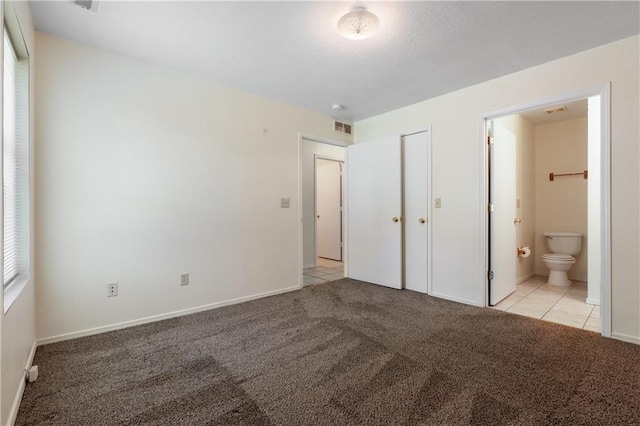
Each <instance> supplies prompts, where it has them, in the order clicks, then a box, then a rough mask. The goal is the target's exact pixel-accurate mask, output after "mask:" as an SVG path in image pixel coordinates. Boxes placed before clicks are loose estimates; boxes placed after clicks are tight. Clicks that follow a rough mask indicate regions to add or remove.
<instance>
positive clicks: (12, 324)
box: [0, 2, 36, 425]
mask: <svg viewBox="0 0 640 426" xmlns="http://www.w3.org/2000/svg"><path fill="white" fill-rule="evenodd" d="M4 7H5V9H6V10H5V13H6V14H7V18H8V19H11V18H10V15H13V16H14V19H17V21H18V22H19V24H20V28H21V30H22V35H23V37H24V41H25V43H26V46H27V49H28V51H29V68H30V70H29V71H30V99H29V101H30V104H31V105H30V115H31V117H30V119H31V123H30V142H31V148H32V156H31V177H30V190H31V209H30V214H31V218H30V225H29V226H30V234H31V235H30V237H31V242H30V256H29V258H30V267H31V268H30V269H31V270H30V274H29V275H30V279H29V281H28V282H27V283H26V286H25V287H24V289H23V290H22V291H21V292H20V294H19V295H18V297H17V299H15V301H14V303H13V305H12V306H11V308H10V309H9V310H8V311H7V312H6V313H5V314H3V315H2V316H1V318H0V327H1V331H0V364H2V368H1V369H0V387H1V388H2V389H1V392H0V399H1V404H0V424H2V425H9V424H12V423H13V419H14V418H15V415H16V414H17V410H18V407H19V404H20V398H21V397H22V391H23V389H24V383H25V381H24V369H25V368H26V367H27V366H29V365H30V363H31V360H32V357H33V354H34V351H35V344H36V331H35V328H36V325H35V323H36V318H35V307H34V305H35V273H34V255H33V252H34V243H33V241H34V224H33V215H34V210H35V208H36V206H35V204H34V200H33V196H34V190H33V189H34V178H33V161H34V158H33V141H34V137H33V135H34V122H35V118H34V104H35V101H34V93H35V90H36V89H35V87H34V84H33V83H34V75H35V69H34V68H35V66H34V60H35V56H36V52H35V40H34V29H33V23H32V21H31V12H30V10H29V4H28V3H27V2H15V3H11V2H5V3H4ZM0 10H2V7H0ZM0 49H2V48H0ZM1 73H2V71H0V75H1ZM3 305H4V300H2V303H0V306H3Z"/></svg>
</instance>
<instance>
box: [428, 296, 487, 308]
mask: <svg viewBox="0 0 640 426" xmlns="http://www.w3.org/2000/svg"><path fill="white" fill-rule="evenodd" d="M429 296H433V297H438V298H440V299H446V300H450V301H452V302H458V303H463V304H465V305H471V306H478V307H480V308H483V307H484V305H483V304H482V302H478V301H477V300H470V299H464V298H462V297H454V296H447V295H445V294H440V293H430V294H429Z"/></svg>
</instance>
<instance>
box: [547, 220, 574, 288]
mask: <svg viewBox="0 0 640 426" xmlns="http://www.w3.org/2000/svg"><path fill="white" fill-rule="evenodd" d="M544 236H545V238H546V239H547V245H548V246H549V250H551V253H546V254H543V255H542V260H543V261H544V264H545V265H547V268H549V279H548V281H547V284H551V285H557V286H563V287H566V286H568V285H570V284H571V281H569V278H567V271H568V270H569V269H571V265H573V264H574V263H576V259H575V258H574V257H573V256H575V255H576V254H578V253H580V249H581V248H582V234H581V233H579V232H545V233H544Z"/></svg>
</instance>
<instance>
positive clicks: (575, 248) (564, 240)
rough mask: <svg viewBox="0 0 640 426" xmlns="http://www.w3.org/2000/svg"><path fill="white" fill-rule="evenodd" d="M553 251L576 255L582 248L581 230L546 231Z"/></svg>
mask: <svg viewBox="0 0 640 426" xmlns="http://www.w3.org/2000/svg"><path fill="white" fill-rule="evenodd" d="M544 236H545V238H546V239H547V245H548V246H549V250H551V253H557V254H569V255H571V256H574V255H576V254H578V253H580V249H582V234H581V233H579V232H545V233H544Z"/></svg>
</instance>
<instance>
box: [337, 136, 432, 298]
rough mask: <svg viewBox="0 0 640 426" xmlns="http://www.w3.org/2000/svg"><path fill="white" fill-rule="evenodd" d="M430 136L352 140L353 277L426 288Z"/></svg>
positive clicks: (350, 217)
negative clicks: (359, 141) (358, 141)
mask: <svg viewBox="0 0 640 426" xmlns="http://www.w3.org/2000/svg"><path fill="white" fill-rule="evenodd" d="M428 137H429V135H428V133H427V132H421V133H416V134H412V135H407V136H403V137H402V138H401V137H400V136H394V137H390V138H385V139H380V140H375V141H370V142H363V143H359V144H356V145H351V146H349V148H348V150H347V153H348V158H347V172H348V174H347V188H348V190H347V191H348V196H347V202H348V210H347V214H348V219H347V221H348V222H347V223H348V226H347V229H348V231H347V232H348V238H347V243H348V245H347V247H348V248H347V249H348V255H347V262H348V265H349V277H351V278H354V279H358V280H362V281H367V282H370V283H374V284H379V285H384V286H387V287H392V288H396V289H401V288H403V287H404V288H407V289H409V290H415V291H420V292H422V293H426V292H427V267H428V262H427V226H428V216H427V213H428V201H427V200H428V197H429V194H428V191H427V189H428V171H429V167H428Z"/></svg>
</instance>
